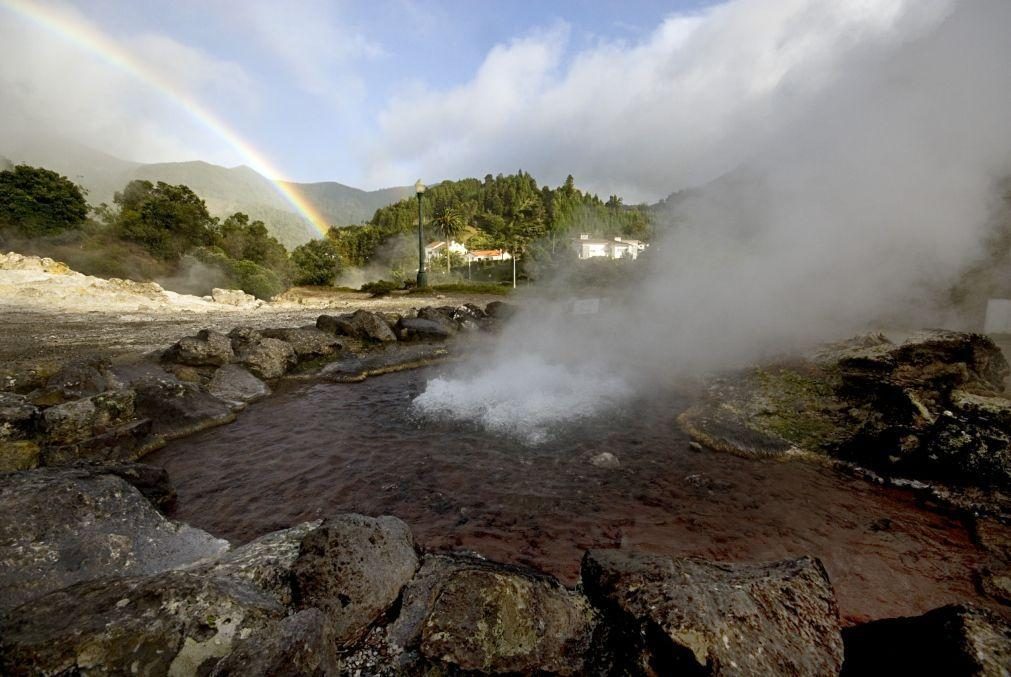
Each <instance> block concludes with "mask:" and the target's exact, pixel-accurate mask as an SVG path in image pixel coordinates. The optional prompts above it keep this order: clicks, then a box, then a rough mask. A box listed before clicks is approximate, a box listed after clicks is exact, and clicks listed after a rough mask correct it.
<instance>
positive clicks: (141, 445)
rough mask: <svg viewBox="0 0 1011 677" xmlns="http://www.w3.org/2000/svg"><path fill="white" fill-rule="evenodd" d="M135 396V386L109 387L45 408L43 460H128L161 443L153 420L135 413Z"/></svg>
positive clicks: (47, 462) (55, 462) (61, 462)
mask: <svg viewBox="0 0 1011 677" xmlns="http://www.w3.org/2000/svg"><path fill="white" fill-rule="evenodd" d="M135 400H136V394H135V393H134V391H133V390H129V389H122V390H109V391H106V392H104V393H99V394H98V395H93V396H91V397H86V398H83V399H80V400H76V401H73V402H67V403H65V404H59V405H56V406H55V407H50V408H49V409H46V410H45V412H44V413H43V415H42V423H41V429H42V430H41V432H42V437H41V439H42V441H43V443H44V447H43V449H42V452H41V461H42V463H43V464H44V465H66V464H68V463H75V462H77V461H81V460H84V461H128V460H132V459H135V458H137V457H139V456H141V455H143V454H144V453H146V452H147V451H148V450H150V449H151V448H153V447H155V446H158V444H160V439H159V438H157V437H156V436H154V434H153V424H152V422H151V420H150V419H147V418H144V417H138V416H137V415H136V410H135Z"/></svg>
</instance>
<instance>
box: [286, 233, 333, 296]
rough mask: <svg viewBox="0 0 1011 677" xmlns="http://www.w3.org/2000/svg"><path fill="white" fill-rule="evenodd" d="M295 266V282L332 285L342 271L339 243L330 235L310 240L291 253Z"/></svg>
mask: <svg viewBox="0 0 1011 677" xmlns="http://www.w3.org/2000/svg"><path fill="white" fill-rule="evenodd" d="M291 261H292V263H293V264H294V266H295V283H296V284H312V285H331V284H333V283H334V281H335V280H336V279H337V276H338V275H339V274H340V271H341V257H340V254H339V252H338V250H337V245H336V244H335V243H334V241H333V240H332V239H330V238H329V237H327V238H324V239H322V240H310V241H309V242H306V243H305V244H304V245H302V246H300V247H296V248H295V251H293V252H292V253H291Z"/></svg>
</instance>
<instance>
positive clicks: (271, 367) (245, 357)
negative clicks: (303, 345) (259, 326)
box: [236, 338, 298, 380]
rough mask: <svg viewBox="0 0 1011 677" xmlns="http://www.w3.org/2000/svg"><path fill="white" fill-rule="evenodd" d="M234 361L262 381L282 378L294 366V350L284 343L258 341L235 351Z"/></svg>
mask: <svg viewBox="0 0 1011 677" xmlns="http://www.w3.org/2000/svg"><path fill="white" fill-rule="evenodd" d="M236 360H237V361H238V362H239V363H240V364H242V365H244V366H245V367H246V368H248V369H249V371H251V372H253V374H254V375H256V376H259V377H260V378H262V379H267V380H269V379H274V378H280V377H282V376H284V375H285V374H286V373H287V372H288V370H289V369H291V368H292V367H294V366H295V364H296V363H297V361H298V360H297V358H296V356H295V350H294V349H293V348H292V347H291V346H290V345H289V344H287V343H285V342H284V341H281V340H279V339H274V338H264V339H260V340H259V341H257V342H255V343H249V344H246V345H245V346H243V347H242V348H240V349H239V350H238V351H237V355H236Z"/></svg>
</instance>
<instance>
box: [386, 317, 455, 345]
mask: <svg viewBox="0 0 1011 677" xmlns="http://www.w3.org/2000/svg"><path fill="white" fill-rule="evenodd" d="M449 336H450V331H449V330H448V329H446V328H445V327H443V326H442V324H440V323H439V322H435V321H433V320H425V319H422V318H419V317H406V318H401V320H400V321H399V322H398V323H397V337H398V338H399V339H400V340H401V341H416V340H420V341H423V340H436V341H443V340H445V339H447V338H449Z"/></svg>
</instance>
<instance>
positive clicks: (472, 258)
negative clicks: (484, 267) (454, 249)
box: [463, 249, 512, 263]
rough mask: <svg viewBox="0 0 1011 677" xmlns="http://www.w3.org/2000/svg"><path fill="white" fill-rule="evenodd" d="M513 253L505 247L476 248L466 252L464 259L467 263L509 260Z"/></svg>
mask: <svg viewBox="0 0 1011 677" xmlns="http://www.w3.org/2000/svg"><path fill="white" fill-rule="evenodd" d="M511 258H512V254H510V253H509V252H507V251H505V250H504V249H474V250H471V251H469V252H467V253H466V254H464V256H463V259H464V261H466V262H467V263H472V262H476V261H508V260H509V259H511Z"/></svg>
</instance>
